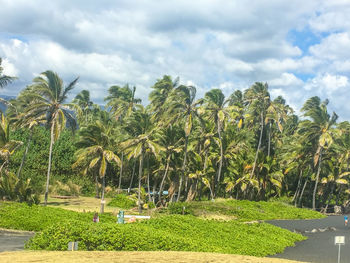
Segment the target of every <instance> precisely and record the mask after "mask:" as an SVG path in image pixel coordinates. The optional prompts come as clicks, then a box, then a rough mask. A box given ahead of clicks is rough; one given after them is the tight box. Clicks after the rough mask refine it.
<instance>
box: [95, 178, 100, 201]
mask: <svg viewBox="0 0 350 263" xmlns="http://www.w3.org/2000/svg"><path fill="white" fill-rule="evenodd" d="M95 192H96V193H95V198H100V193H99V189H98V174H96V175H95Z"/></svg>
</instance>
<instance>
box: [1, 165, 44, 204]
mask: <svg viewBox="0 0 350 263" xmlns="http://www.w3.org/2000/svg"><path fill="white" fill-rule="evenodd" d="M0 199H3V200H9V201H19V202H26V203H28V204H30V205H31V204H39V203H40V196H39V194H38V193H36V192H35V191H34V189H33V187H32V184H31V180H30V179H27V180H25V179H18V178H17V176H16V175H15V174H13V173H12V172H9V173H7V174H5V173H4V174H1V177H0Z"/></svg>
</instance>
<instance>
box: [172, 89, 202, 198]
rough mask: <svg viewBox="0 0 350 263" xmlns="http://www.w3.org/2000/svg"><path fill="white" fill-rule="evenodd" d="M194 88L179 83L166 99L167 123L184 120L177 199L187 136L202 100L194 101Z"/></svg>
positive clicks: (184, 160) (183, 169) (185, 156)
mask: <svg viewBox="0 0 350 263" xmlns="http://www.w3.org/2000/svg"><path fill="white" fill-rule="evenodd" d="M196 91H197V90H196V88H195V87H193V86H184V85H180V86H179V87H177V88H176V89H174V90H173V92H172V93H171V94H170V95H169V97H168V98H169V99H168V101H167V102H168V104H167V105H168V106H167V107H168V111H167V114H166V115H165V116H166V117H167V119H168V120H167V121H165V122H168V123H174V122H175V121H176V122H184V132H185V146H184V159H183V163H182V169H181V170H182V175H181V177H180V182H179V190H178V195H177V201H179V199H180V196H181V188H182V182H183V180H184V178H185V170H186V161H187V147H188V138H189V136H190V134H191V132H192V126H193V122H194V119H195V118H198V117H199V116H198V114H197V107H198V105H199V104H201V103H202V101H201V100H200V101H198V102H195V98H196Z"/></svg>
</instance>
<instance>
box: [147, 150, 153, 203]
mask: <svg viewBox="0 0 350 263" xmlns="http://www.w3.org/2000/svg"><path fill="white" fill-rule="evenodd" d="M149 174H150V171H149V156H148V157H147V192H148V200H149V202H153V203H154V201H153V200H152V197H151V191H150V190H151V189H150V185H149V177H150V176H149Z"/></svg>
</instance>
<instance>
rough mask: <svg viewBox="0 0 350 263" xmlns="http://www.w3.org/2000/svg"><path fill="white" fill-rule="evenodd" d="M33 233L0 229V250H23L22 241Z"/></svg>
mask: <svg viewBox="0 0 350 263" xmlns="http://www.w3.org/2000/svg"><path fill="white" fill-rule="evenodd" d="M33 235H34V233H30V232H17V231H16V232H14V231H13V232H12V231H7V230H6V231H5V230H0V252H4V251H16V250H23V249H24V243H25V242H26V241H27V240H28V239H29V238H31V237H32V236H33Z"/></svg>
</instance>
